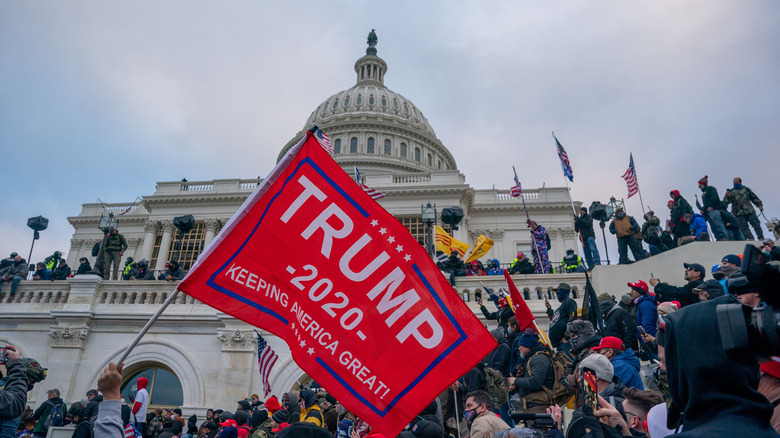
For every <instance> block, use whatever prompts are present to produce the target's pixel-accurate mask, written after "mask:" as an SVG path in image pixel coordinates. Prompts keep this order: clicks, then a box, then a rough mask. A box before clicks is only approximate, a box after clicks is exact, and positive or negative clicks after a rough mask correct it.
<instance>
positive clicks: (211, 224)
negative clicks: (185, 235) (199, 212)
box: [203, 218, 219, 249]
mask: <svg viewBox="0 0 780 438" xmlns="http://www.w3.org/2000/svg"><path fill="white" fill-rule="evenodd" d="M217 228H219V219H215V218H209V219H206V237H205V238H204V239H203V240H204V242H203V248H204V249H205V248H206V247H208V246H209V243H211V241H212V240H214V237H215V236H216V235H217Z"/></svg>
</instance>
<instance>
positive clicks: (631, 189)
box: [623, 154, 639, 198]
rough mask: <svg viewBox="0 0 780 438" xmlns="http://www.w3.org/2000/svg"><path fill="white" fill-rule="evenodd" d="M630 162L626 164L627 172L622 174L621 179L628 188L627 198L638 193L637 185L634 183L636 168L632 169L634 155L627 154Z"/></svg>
mask: <svg viewBox="0 0 780 438" xmlns="http://www.w3.org/2000/svg"><path fill="white" fill-rule="evenodd" d="M629 157H631V160H630V161H629V162H628V170H626V173H624V174H623V179H624V180H626V185H627V186H628V197H629V198H630V197H632V196H634V195H636V193H637V192H638V191H639V183H638V182H637V181H636V168H634V154H629Z"/></svg>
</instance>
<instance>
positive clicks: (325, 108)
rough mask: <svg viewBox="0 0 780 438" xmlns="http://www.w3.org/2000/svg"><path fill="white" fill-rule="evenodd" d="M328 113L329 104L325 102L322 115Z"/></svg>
mask: <svg viewBox="0 0 780 438" xmlns="http://www.w3.org/2000/svg"><path fill="white" fill-rule="evenodd" d="M327 112H328V102H325V106H323V107H322V114H323V115H325V113H327Z"/></svg>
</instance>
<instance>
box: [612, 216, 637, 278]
mask: <svg viewBox="0 0 780 438" xmlns="http://www.w3.org/2000/svg"><path fill="white" fill-rule="evenodd" d="M639 231H641V228H640V227H639V224H638V223H637V222H636V219H634V218H633V217H632V216H629V215H627V214H626V212H625V211H624V210H623V207H618V208H617V209H616V210H615V218H614V219H612V223H610V224H609V232H610V233H612V234H614V235H616V236H617V241H618V254H620V259H619V260H618V264H621V265H625V264H628V263H631V260H630V259H629V258H628V249H629V248H631V253H632V254H633V255H634V260H635V261H637V262H638V261H640V260H642V259H644V258H645V253H644V250H642V245H641V244H640V243H639V241H637V240H636V233H637V232H639Z"/></svg>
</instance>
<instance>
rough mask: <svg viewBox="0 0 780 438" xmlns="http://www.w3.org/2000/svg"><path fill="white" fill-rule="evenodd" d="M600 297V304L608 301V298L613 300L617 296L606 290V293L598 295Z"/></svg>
mask: <svg viewBox="0 0 780 438" xmlns="http://www.w3.org/2000/svg"><path fill="white" fill-rule="evenodd" d="M598 298H599V304H601V303H603V302H604V301H607V300H612V299H614V298H615V297H613V296H612V295H610V294H608V293H606V292H604V293H602V294H599V297H598Z"/></svg>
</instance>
